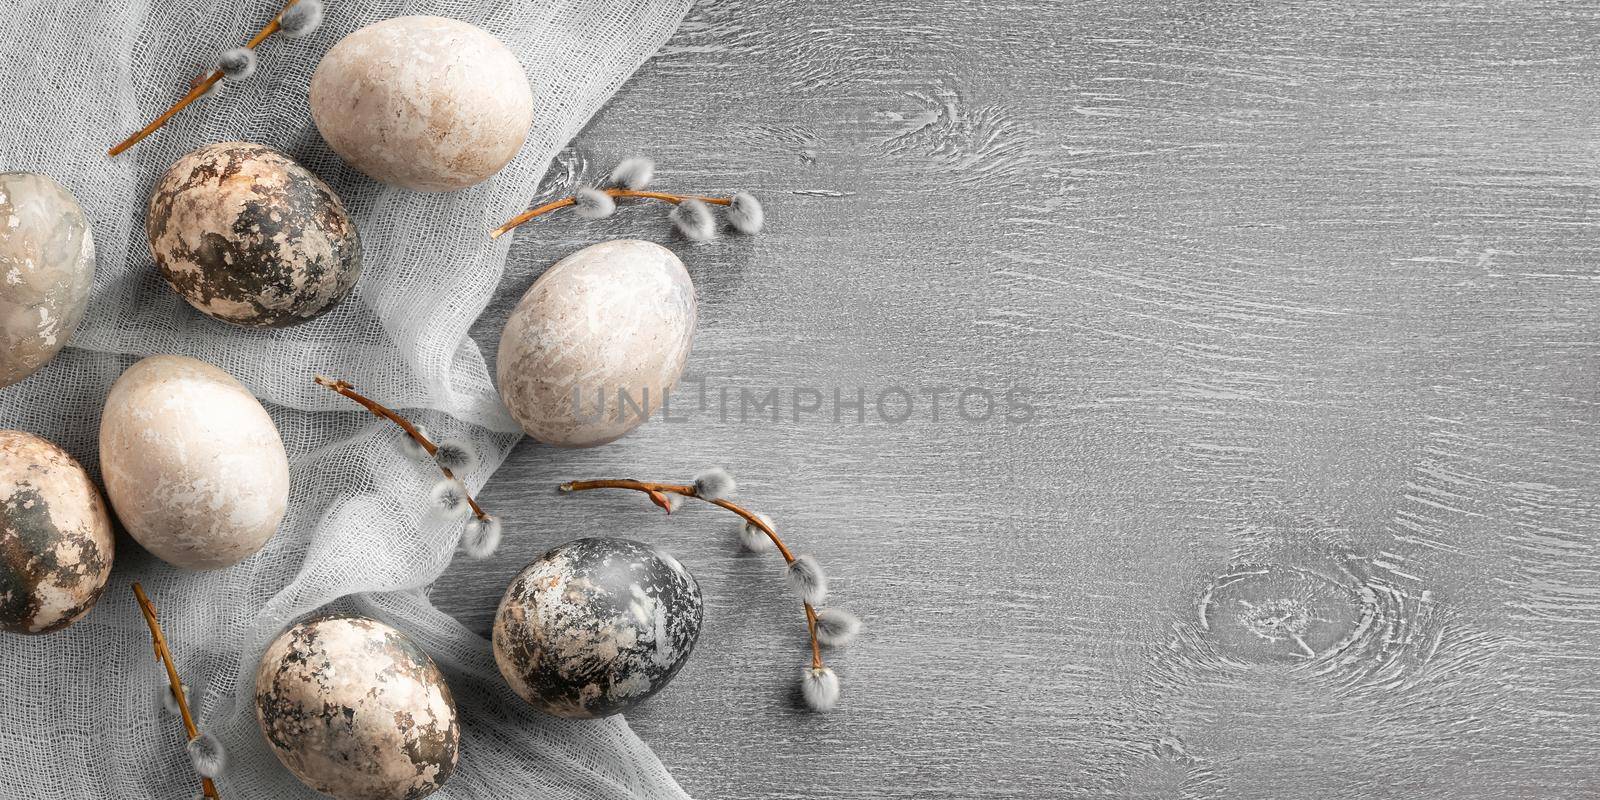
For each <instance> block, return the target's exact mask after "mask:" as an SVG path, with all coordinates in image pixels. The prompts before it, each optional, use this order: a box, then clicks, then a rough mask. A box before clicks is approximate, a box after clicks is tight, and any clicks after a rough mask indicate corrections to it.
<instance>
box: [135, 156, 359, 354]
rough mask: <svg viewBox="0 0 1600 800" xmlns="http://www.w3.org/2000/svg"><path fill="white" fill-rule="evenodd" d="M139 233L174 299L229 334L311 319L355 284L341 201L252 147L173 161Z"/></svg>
mask: <svg viewBox="0 0 1600 800" xmlns="http://www.w3.org/2000/svg"><path fill="white" fill-rule="evenodd" d="M145 233H147V234H148V235H149V237H150V253H151V255H153V256H155V260H156V266H157V267H159V268H160V269H161V275H162V276H163V277H165V278H166V279H167V283H168V284H170V285H171V286H172V288H173V290H175V291H176V292H177V293H178V294H180V295H182V296H183V299H185V300H187V301H189V304H190V305H192V306H194V307H195V308H197V309H199V310H200V311H201V313H204V314H205V315H206V316H209V317H212V318H214V319H219V320H222V321H223V322H231V323H234V324H235V325H244V326H248V327H256V328H280V327H284V326H287V325H295V324H298V323H301V322H305V321H307V320H310V319H314V318H316V317H318V316H320V315H322V314H323V313H325V312H327V311H328V309H331V308H333V307H334V305H335V304H337V303H338V302H339V301H340V300H342V299H344V297H345V295H347V294H349V293H350V290H351V288H353V287H354V286H355V285H356V279H357V278H359V277H360V276H361V237H360V235H359V234H357V233H356V226H355V223H354V222H352V221H351V219H350V216H349V214H347V213H345V209H344V203H342V202H340V200H339V197H338V195H335V194H334V193H333V190H332V189H330V188H328V185H327V184H326V183H323V182H322V179H321V178H318V177H317V176H315V175H313V174H311V173H310V172H309V171H308V170H306V168H305V167H302V166H300V165H299V164H297V163H295V161H294V160H293V159H291V158H289V157H288V156H286V155H284V154H282V153H280V152H278V151H276V150H273V149H272V148H270V147H263V146H261V145H258V144H249V143H247V142H223V143H221V144H213V145H208V146H206V147H202V148H200V149H199V150H196V151H194V152H192V153H190V154H188V155H186V156H184V157H183V158H180V159H178V162H177V163H176V164H173V165H172V166H171V167H170V168H168V169H167V172H166V174H164V175H162V176H161V179H160V180H159V181H157V182H156V188H155V192H154V193H153V194H151V195H150V208H149V211H148V213H147V215H146V217H145Z"/></svg>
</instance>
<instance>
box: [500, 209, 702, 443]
mask: <svg viewBox="0 0 1600 800" xmlns="http://www.w3.org/2000/svg"><path fill="white" fill-rule="evenodd" d="M694 326H695V297H694V282H693V281H692V280H690V278H689V273H688V272H687V271H686V270H684V268H683V262H682V261H679V260H678V257H677V256H676V255H674V254H673V252H672V251H671V250H668V249H667V248H665V247H662V246H661V245H658V244H654V243H652V242H642V241H638V240H634V239H619V240H615V241H610V242H601V243H599V244H596V245H591V246H589V247H585V248H583V249H582V250H579V251H577V252H576V253H573V254H571V255H569V256H567V257H566V258H563V259H561V260H560V261H558V262H556V264H555V266H552V267H550V268H549V269H548V270H545V273H544V274H543V275H540V276H539V279H538V280H536V281H534V282H533V285H532V286H531V287H529V288H528V291H527V293H526V294H524V295H523V296H522V299H521V300H520V301H518V303H517V307H516V309H514V310H513V311H512V312H511V317H510V318H509V319H508V320H507V321H506V327H505V331H504V332H503V333H502V334H501V336H500V348H499V351H498V355H497V364H496V371H495V382H496V383H497V384H499V387H500V399H501V400H502V401H504V403H505V404H506V408H507V409H508V410H510V412H511V416H512V417H514V418H516V420H517V422H518V423H519V424H521V425H522V429H523V430H524V431H526V432H527V434H528V435H529V436H532V437H533V438H535V439H538V440H539V441H541V442H544V443H545V444H552V445H556V446H558V447H592V446H594V445H599V444H605V443H606V442H610V441H613V440H615V439H618V438H620V437H622V436H623V435H624V434H626V433H628V432H629V431H631V430H633V429H634V428H636V427H638V426H639V425H640V424H642V423H643V422H645V421H646V420H647V419H649V418H650V416H651V415H652V414H653V413H655V411H656V410H657V409H659V408H660V407H661V404H662V402H663V401H664V400H665V398H666V396H667V393H668V392H669V391H671V389H672V386H673V385H674V384H676V383H677V382H678V378H679V377H681V376H682V375H683V367H684V364H685V362H687V361H688V359H689V347H690V345H691V343H692V342H693V340H694Z"/></svg>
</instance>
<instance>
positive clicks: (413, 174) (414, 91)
mask: <svg viewBox="0 0 1600 800" xmlns="http://www.w3.org/2000/svg"><path fill="white" fill-rule="evenodd" d="M311 116H312V119H314V120H315V121H316V123H317V130H319V131H321V132H322V138H323V139H325V140H327V142H328V146H329V147H332V148H333V151H334V152H335V153H338V154H339V155H340V157H342V158H343V159H344V160H345V161H348V162H350V164H351V165H353V166H354V167H355V168H356V169H359V170H361V171H362V172H364V173H366V174H367V175H370V176H371V177H373V178H376V179H378V180H380V181H383V182H384V183H390V184H394V185H396V186H403V187H405V188H407V189H416V190H418V191H424V192H448V191H453V190H456V189H462V188H465V187H468V186H471V185H473V184H475V183H480V182H482V181H483V180H485V179H486V178H488V177H489V176H490V175H493V174H495V173H496V172H499V171H500V168H501V167H504V166H505V165H506V164H507V163H508V162H510V161H511V159H512V157H513V156H515V155H516V154H517V151H518V150H519V149H521V148H522V142H523V140H524V139H526V138H527V137H528V129H529V128H530V127H531V126H532V124H533V91H532V90H531V89H530V88H529V86H528V77H527V75H526V74H524V73H523V71H522V64H520V63H518V61H517V57H516V56H515V55H513V54H512V53H511V51H510V50H508V49H506V46H505V45H504V44H501V42H500V40H499V39H496V38H495V37H494V35H493V34H491V33H489V32H488V31H485V30H483V29H482V28H479V27H477V26H475V25H470V24H468V23H465V22H461V21H459V20H453V19H447V18H444V17H426V16H415V17H396V18H394V19H386V20H383V21H381V22H375V23H373V24H371V25H368V26H366V27H365V28H361V29H360V30H357V31H355V32H354V33H351V34H350V35H349V36H346V37H344V38H343V39H342V40H340V41H339V43H338V44H336V45H334V46H333V48H332V49H330V50H329V51H328V52H327V54H326V55H324V56H323V57H322V63H320V64H318V65H317V71H316V73H315V74H313V75H312V76H311Z"/></svg>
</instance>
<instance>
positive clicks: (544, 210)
mask: <svg viewBox="0 0 1600 800" xmlns="http://www.w3.org/2000/svg"><path fill="white" fill-rule="evenodd" d="M600 191H602V192H605V193H606V194H608V195H611V196H612V197H613V198H618V197H637V198H642V199H646V200H662V201H665V202H668V203H672V204H673V205H677V204H678V203H681V202H683V201H685V200H699V201H700V202H702V203H711V204H712V205H718V206H725V205H729V204H731V203H732V202H733V200H732V199H730V198H727V197H702V196H700V195H695V194H668V193H666V192H643V191H637V190H634V189H601V190H600ZM577 203H578V200H577V198H576V197H563V198H561V199H560V200H551V201H550V202H548V203H545V204H544V205H542V206H539V207H537V208H530V209H528V210H527V211H524V212H522V213H521V214H518V215H516V216H514V217H512V218H511V219H509V220H507V221H506V224H504V225H501V226H500V227H498V228H495V229H494V230H492V231H489V238H491V239H498V238H500V237H501V236H502V235H504V234H505V233H507V232H508V231H510V230H511V229H512V228H515V227H517V226H518V225H521V224H522V223H524V222H527V221H528V220H530V219H533V218H534V217H537V216H540V215H543V214H548V213H550V212H551V211H555V210H556V209H558V208H566V207H567V206H570V205H577Z"/></svg>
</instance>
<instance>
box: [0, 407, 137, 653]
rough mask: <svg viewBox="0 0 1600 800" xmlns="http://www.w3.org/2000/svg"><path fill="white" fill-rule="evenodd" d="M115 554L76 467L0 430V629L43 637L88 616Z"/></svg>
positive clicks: (92, 491)
mask: <svg viewBox="0 0 1600 800" xmlns="http://www.w3.org/2000/svg"><path fill="white" fill-rule="evenodd" d="M115 551H116V538H115V536H114V535H113V534H112V530H111V517H110V516H109V515H107V514H106V507H105V503H103V502H101V500H100V490H99V489H96V488H95V487H94V482H93V481H91V480H89V475H88V473H86V472H84V471H83V467H80V466H78V462H77V461H74V460H73V459H72V456H69V455H67V453H66V451H64V450H62V449H61V448H59V447H56V446H55V445H54V444H51V443H50V442H47V441H45V440H43V439H40V438H39V437H37V436H34V435H32V434H29V433H22V432H21V431H0V629H4V630H8V631H12V632H14V633H49V632H51V631H55V630H60V629H62V628H65V627H67V626H68V625H71V624H72V623H73V622H75V621H76V620H77V619H78V618H79V617H82V616H83V615H84V614H87V613H89V609H91V608H94V604H95V601H96V600H99V599H100V593H101V592H102V591H104V590H105V588H106V580H107V579H108V578H110V577H111V559H112V556H113V555H114V554H115Z"/></svg>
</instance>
